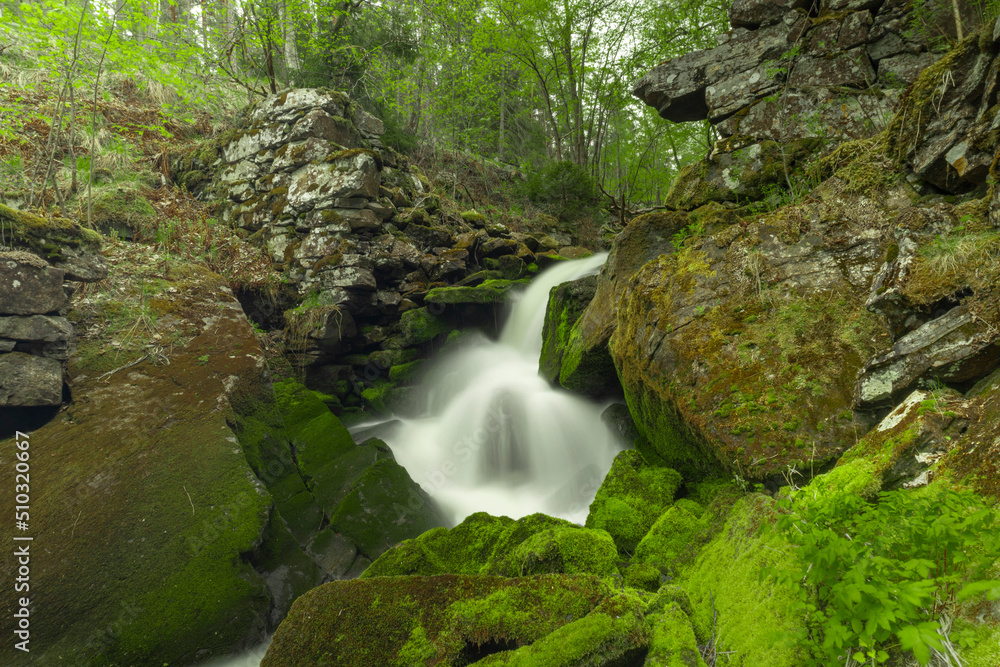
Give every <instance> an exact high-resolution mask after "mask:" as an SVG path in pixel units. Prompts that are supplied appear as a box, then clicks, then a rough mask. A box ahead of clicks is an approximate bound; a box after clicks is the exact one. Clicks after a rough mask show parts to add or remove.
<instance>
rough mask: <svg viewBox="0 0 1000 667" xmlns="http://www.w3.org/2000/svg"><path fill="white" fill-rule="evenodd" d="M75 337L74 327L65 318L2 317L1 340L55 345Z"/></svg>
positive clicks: (44, 316)
mask: <svg viewBox="0 0 1000 667" xmlns="http://www.w3.org/2000/svg"><path fill="white" fill-rule="evenodd" d="M72 337H73V325H72V324H70V323H69V320H67V319H66V318H65V317H50V316H47V315H31V316H29V317H17V316H13V317H0V338H10V339H13V340H22V341H29V342H33V343H55V342H60V341H67V340H69V339H70V338H72Z"/></svg>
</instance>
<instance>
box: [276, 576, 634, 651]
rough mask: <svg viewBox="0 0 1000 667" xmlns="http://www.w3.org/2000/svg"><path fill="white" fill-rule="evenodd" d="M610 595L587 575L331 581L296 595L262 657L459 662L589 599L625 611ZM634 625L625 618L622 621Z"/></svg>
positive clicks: (586, 605)
mask: <svg viewBox="0 0 1000 667" xmlns="http://www.w3.org/2000/svg"><path fill="white" fill-rule="evenodd" d="M609 595H610V591H609V590H608V588H607V586H606V585H604V584H603V583H601V582H600V581H599V580H598V579H596V578H594V577H584V576H566V575H544V576H539V577H524V578H517V579H509V578H503V577H467V576H455V575H442V576H438V577H422V576H414V577H389V578H371V579H357V580H354V581H338V582H331V583H329V584H325V585H323V586H320V587H318V588H315V589H313V590H311V591H309V592H308V593H306V594H305V595H303V596H302V597H301V598H299V599H298V600H297V601H296V602H295V604H294V605H293V607H292V611H291V612H290V614H289V616H288V618H287V619H286V620H285V621H284V622H283V623H282V624H281V626H279V628H278V630H277V632H276V633H275V635H274V638H273V640H272V643H271V647H270V648H269V649H268V652H267V655H266V656H265V658H264V660H263V661H262V662H261V665H262V667H282V666H285V665H288V666H295V667H298V666H299V665H311V664H327V665H331V666H333V665H344V666H345V667H346V666H350V667H354V666H356V665H392V664H414V663H407V662H405V661H404V655H405V657H407V658H415V659H417V660H420V659H423V658H424V656H430V655H433V656H434V657H433V658H431V659H432V660H434V661H440V662H441V663H442V664H463V662H462V661H461V660H462V658H461V656H463V655H466V654H467V652H468V653H473V654H474V653H475V651H476V650H477V647H479V646H483V645H485V644H499V645H503V646H512V647H514V648H516V647H520V646H524V645H532V646H534V645H537V644H538V642H539V641H541V640H542V638H544V637H546V636H547V635H551V634H552V632H553V631H557V630H558V629H559V628H560V627H562V626H564V625H567V624H572V623H573V621H578V620H580V619H586V618H589V617H590V615H591V614H592V613H593V612H594V611H596V610H595V607H596V608H597V609H598V610H601V611H600V612H599V613H600V614H601V615H602V616H605V617H609V620H611V619H610V617H611V610H613V611H620V612H622V613H621V614H620V615H621V616H624V615H625V613H624V612H625V610H626V607H625V606H624V605H620V606H615V607H612V608H611V610H609V611H605V609H607V607H604V608H602V607H600V606H599V605H601V604H602V602H604V601H606V600H607V599H608V597H609ZM612 599H614V600H617V598H612ZM631 614H632V616H633V617H634V616H635V613H634V612H631ZM637 625H638V623H636V622H635V621H632V622H631V624H630V626H629V627H632V628H636V626H637ZM418 628H419V630H418ZM636 629H638V628H636ZM626 634H627V633H626ZM639 634H640V635H641V634H642V633H641V631H640V632H639ZM575 643H578V642H575ZM334 647H335V650H331V649H332V648H334ZM643 648H644V647H643ZM432 650H433V651H434V652H435V653H434V654H432V653H431V651H432ZM403 651H405V654H401V652H403ZM415 664H420V663H419V662H417V663H415ZM533 664H549V663H539V662H535V663H533ZM552 664H555V663H552ZM577 664H580V663H577Z"/></svg>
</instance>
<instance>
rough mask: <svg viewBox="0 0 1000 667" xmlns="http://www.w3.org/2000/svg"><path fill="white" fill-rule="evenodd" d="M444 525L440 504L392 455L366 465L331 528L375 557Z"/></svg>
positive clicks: (338, 507) (340, 506)
mask: <svg viewBox="0 0 1000 667" xmlns="http://www.w3.org/2000/svg"><path fill="white" fill-rule="evenodd" d="M444 524H445V519H444V517H443V516H442V515H441V512H440V511H439V510H438V508H437V505H436V504H435V503H434V502H433V501H432V500H431V499H430V497H429V496H428V495H427V494H426V493H425V492H424V491H423V489H421V488H420V487H419V486H417V485H416V484H415V483H414V482H413V480H412V479H410V476H409V474H407V472H406V470H405V469H404V468H403V467H402V466H400V465H399V464H398V463H396V461H395V460H393V459H391V458H385V459H381V460H378V461H377V462H375V463H374V464H373V465H371V466H369V467H368V468H366V469H365V471H364V472H363V473H362V474H361V475H360V476H359V477H358V479H357V481H356V482H354V484H353V485H352V486H351V489H350V491H349V492H348V493H347V495H346V497H345V498H344V500H343V501H342V502H341V503H340V504H339V505H338V506H337V508H336V510H335V511H333V513H332V514H331V515H330V528H332V529H333V530H335V531H337V532H338V533H341V534H343V535H346V536H347V537H349V538H350V539H351V541H352V542H354V543H355V544H356V545H357V547H358V551H360V552H361V553H362V554H363V555H365V556H366V557H368V558H370V559H372V560H374V559H376V558H378V557H379V556H380V555H381V554H382V553H384V552H385V551H386V550H387V549H388V548H389V547H391V546H393V545H395V544H398V543H399V542H402V541H403V540H405V539H409V538H412V537H413V536H415V535H419V534H421V533H424V532H426V531H428V530H430V529H432V528H437V527H440V526H443V525H444Z"/></svg>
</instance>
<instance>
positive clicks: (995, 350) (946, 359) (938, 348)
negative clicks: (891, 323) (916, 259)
mask: <svg viewBox="0 0 1000 667" xmlns="http://www.w3.org/2000/svg"><path fill="white" fill-rule="evenodd" d="M997 340H1000V334H998V333H997V332H996V331H995V330H991V327H989V325H988V324H984V323H982V321H981V320H979V319H977V318H974V317H973V316H972V315H971V314H970V313H969V311H968V309H967V308H966V307H965V306H956V307H955V308H952V309H951V310H950V311H948V312H947V313H946V314H944V315H942V316H941V317H938V318H936V319H934V320H931V321H930V322H927V323H926V324H924V325H923V326H921V327H919V328H918V329H916V330H914V331H911V332H910V333H908V334H906V335H905V336H903V337H902V338H900V339H899V340H898V341H896V343H895V344H894V345H893V346H892V348H891V349H890V350H888V351H887V352H884V353H882V354H880V355H878V356H876V357H875V358H874V359H872V360H870V361H869V362H868V363H867V364H865V367H864V368H863V369H862V371H861V374H860V375H859V377H858V380H857V383H856V385H855V403H856V407H857V408H859V409H862V410H870V409H877V408H880V407H885V406H888V405H893V404H895V403H896V402H898V401H899V400H900V399H901V398H902V397H903V396H906V395H908V394H910V393H911V392H912V391H914V390H915V389H917V384H918V382H919V381H921V380H924V381H926V380H938V381H941V382H946V383H971V382H974V381H976V380H978V379H981V378H983V377H985V376H987V375H988V374H989V373H990V372H991V371H992V370H993V369H994V368H995V367H996V365H997V363H998V361H1000V347H998V346H997V345H995V343H996V342H997Z"/></svg>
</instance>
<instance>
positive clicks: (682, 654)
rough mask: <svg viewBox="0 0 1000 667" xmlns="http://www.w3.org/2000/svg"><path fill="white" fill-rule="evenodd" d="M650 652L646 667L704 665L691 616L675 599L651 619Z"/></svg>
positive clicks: (644, 664)
mask: <svg viewBox="0 0 1000 667" xmlns="http://www.w3.org/2000/svg"><path fill="white" fill-rule="evenodd" d="M650 626H651V637H650V642H649V652H648V653H647V654H646V661H645V662H644V663H643V667H705V661H704V659H702V657H701V651H699V650H698V640H697V639H696V638H695V635H694V629H693V628H692V627H691V619H690V618H689V617H688V615H687V614H686V613H685V611H684V609H682V608H681V606H680V605H679V604H677V603H676V602H671V603H668V604H666V605H664V606H663V608H662V609H661V610H659V611H658V613H657V614H656V615H655V616H653V617H652V618H651V619H650Z"/></svg>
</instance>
